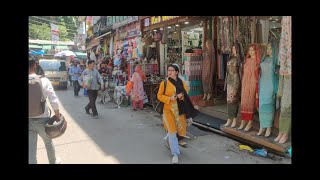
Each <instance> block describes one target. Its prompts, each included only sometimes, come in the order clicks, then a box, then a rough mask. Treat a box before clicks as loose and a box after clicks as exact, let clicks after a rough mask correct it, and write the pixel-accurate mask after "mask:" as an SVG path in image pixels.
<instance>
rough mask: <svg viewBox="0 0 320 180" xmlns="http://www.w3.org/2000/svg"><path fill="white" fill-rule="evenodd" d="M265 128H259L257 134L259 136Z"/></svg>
mask: <svg viewBox="0 0 320 180" xmlns="http://www.w3.org/2000/svg"><path fill="white" fill-rule="evenodd" d="M265 130H266V128H260V129H259V132H258V133H257V136H260V135H261V134H262V133H263V132H264V131H265Z"/></svg>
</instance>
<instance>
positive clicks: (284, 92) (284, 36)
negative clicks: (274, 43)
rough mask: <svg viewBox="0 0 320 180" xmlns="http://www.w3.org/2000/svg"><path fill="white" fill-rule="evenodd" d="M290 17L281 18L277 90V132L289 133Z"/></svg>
mask: <svg viewBox="0 0 320 180" xmlns="http://www.w3.org/2000/svg"><path fill="white" fill-rule="evenodd" d="M291 21H292V20H291V16H283V17H282V21H281V28H282V30H281V39H280V45H279V65H280V70H279V75H280V78H279V90H278V98H281V101H280V102H281V105H280V106H281V109H280V118H279V131H280V132H283V133H289V131H290V129H291V104H292V103H291V81H292V80H291V46H292V43H291V28H292V27H291V26H292V24H291V23H292V22H291Z"/></svg>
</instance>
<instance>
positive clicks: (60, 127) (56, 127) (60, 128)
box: [45, 114, 67, 139]
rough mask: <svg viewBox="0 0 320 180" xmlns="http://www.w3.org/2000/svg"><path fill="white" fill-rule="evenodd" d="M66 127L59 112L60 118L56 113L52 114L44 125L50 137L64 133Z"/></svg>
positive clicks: (65, 122)
mask: <svg viewBox="0 0 320 180" xmlns="http://www.w3.org/2000/svg"><path fill="white" fill-rule="evenodd" d="M66 129H67V121H66V120H65V119H64V116H62V115H61V114H60V118H58V117H57V116H56V115H54V116H52V117H51V118H50V119H49V121H48V122H47V124H46V125H45V131H46V133H47V135H48V136H49V137H50V138H52V139H53V138H57V137H60V136H62V135H63V134H64V132H65V131H66Z"/></svg>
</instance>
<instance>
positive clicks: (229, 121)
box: [224, 119, 231, 127]
mask: <svg viewBox="0 0 320 180" xmlns="http://www.w3.org/2000/svg"><path fill="white" fill-rule="evenodd" d="M230 123H231V119H228V120H227V123H226V124H225V125H224V127H227V126H229V125H230Z"/></svg>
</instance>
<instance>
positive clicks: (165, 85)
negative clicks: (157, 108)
mask: <svg viewBox="0 0 320 180" xmlns="http://www.w3.org/2000/svg"><path fill="white" fill-rule="evenodd" d="M166 87H167V80H164V91H163V95H165V93H166Z"/></svg>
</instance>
